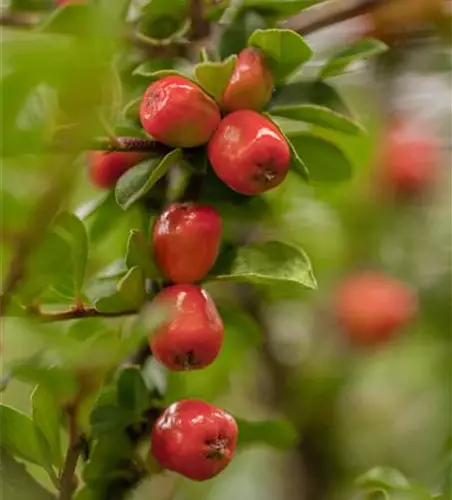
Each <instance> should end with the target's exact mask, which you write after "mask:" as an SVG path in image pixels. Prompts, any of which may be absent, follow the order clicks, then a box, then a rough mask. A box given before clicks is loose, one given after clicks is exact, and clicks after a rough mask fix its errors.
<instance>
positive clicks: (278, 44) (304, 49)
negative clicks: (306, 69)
mask: <svg viewBox="0 0 452 500" xmlns="http://www.w3.org/2000/svg"><path fill="white" fill-rule="evenodd" d="M248 45H249V46H252V47H257V48H258V49H260V50H262V52H263V53H264V54H265V56H266V59H267V63H268V65H269V68H270V70H271V71H272V73H273V77H274V79H275V83H276V84H278V83H280V82H282V81H284V80H285V79H286V78H287V77H288V76H290V75H291V74H292V73H293V72H294V71H296V70H297V69H298V68H299V67H300V66H301V65H302V64H304V63H305V62H306V61H308V60H309V59H310V58H311V55H312V51H311V49H310V48H309V47H308V45H306V43H305V41H304V40H303V38H302V37H301V36H300V35H299V34H298V33H296V32H295V31H292V30H278V29H269V30H256V31H255V32H254V33H253V34H252V35H251V36H250V38H249V40H248Z"/></svg>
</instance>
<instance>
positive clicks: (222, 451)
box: [151, 400, 238, 481]
mask: <svg viewBox="0 0 452 500" xmlns="http://www.w3.org/2000/svg"><path fill="white" fill-rule="evenodd" d="M237 434H238V429H237V424H236V422H235V420H234V418H233V417H232V415H230V414H229V413H227V412H226V411H224V410H222V409H221V408H217V407H216V406H213V405H211V404H209V403H205V402H204V401H198V400H183V401H179V402H177V403H173V404H172V405H171V406H169V407H168V408H167V409H166V410H165V411H164V412H163V414H162V415H161V416H160V417H159V419H158V420H157V422H156V423H155V425H154V427H153V429H152V435H151V444H152V453H153V455H154V457H155V458H156V460H157V462H158V463H159V464H160V465H161V466H162V467H164V468H165V469H168V470H171V471H174V472H177V473H178V474H181V475H183V476H185V477H188V478H190V479H194V480H195V481H205V480H206V479H210V478H212V477H214V476H216V475H217V474H219V473H220V472H221V471H222V470H224V469H225V468H226V467H227V465H228V464H229V462H230V461H231V459H232V458H233V456H234V452H235V448H236V445H237Z"/></svg>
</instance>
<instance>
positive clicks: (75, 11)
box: [38, 2, 100, 37]
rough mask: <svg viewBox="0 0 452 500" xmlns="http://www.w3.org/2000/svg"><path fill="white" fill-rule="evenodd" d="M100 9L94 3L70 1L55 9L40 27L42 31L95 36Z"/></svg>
mask: <svg viewBox="0 0 452 500" xmlns="http://www.w3.org/2000/svg"><path fill="white" fill-rule="evenodd" d="M99 14H100V12H99V10H98V9H97V6H94V5H93V4H92V3H88V2H81V3H76V2H74V3H68V4H67V5H62V6H61V7H58V8H56V9H54V11H53V12H52V13H51V14H50V15H49V16H47V17H46V19H45V21H44V23H43V24H41V25H40V26H39V28H38V30H39V31H41V32H47V33H61V34H70V35H78V36H83V37H86V36H93V35H94V34H95V33H96V31H95V27H96V25H97V27H98V26H99V23H96V22H95V21H96V20H98V21H99V20H100V17H99Z"/></svg>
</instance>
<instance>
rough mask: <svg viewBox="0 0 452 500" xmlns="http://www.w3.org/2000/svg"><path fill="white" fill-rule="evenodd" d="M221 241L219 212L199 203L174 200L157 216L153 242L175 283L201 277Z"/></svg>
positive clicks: (191, 281) (207, 268) (209, 265)
mask: <svg viewBox="0 0 452 500" xmlns="http://www.w3.org/2000/svg"><path fill="white" fill-rule="evenodd" d="M220 243H221V218H220V215H219V214H218V212H217V211H216V210H215V209H214V208H212V207H210V206H208V205H199V204H197V203H174V204H173V205H170V206H169V207H168V208H167V209H166V210H165V211H164V212H163V213H162V214H161V215H160V217H159V218H158V219H157V222H156V223H155V226H154V234H153V246H154V252H155V257H156V260H157V263H158V265H159V267H160V269H161V271H162V273H163V274H164V276H165V278H167V279H169V280H171V281H172V282H173V283H194V282H196V281H200V280H201V279H202V278H204V276H205V275H206V274H207V273H208V271H209V269H210V268H211V267H212V266H213V264H214V263H215V260H216V258H217V256H218V251H219V248H220Z"/></svg>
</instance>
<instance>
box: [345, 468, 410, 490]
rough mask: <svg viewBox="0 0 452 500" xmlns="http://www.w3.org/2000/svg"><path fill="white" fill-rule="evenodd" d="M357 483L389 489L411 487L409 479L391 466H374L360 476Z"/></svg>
mask: <svg viewBox="0 0 452 500" xmlns="http://www.w3.org/2000/svg"><path fill="white" fill-rule="evenodd" d="M355 484H356V485H357V486H359V487H361V488H366V489H367V488H369V489H370V488H382V489H384V490H389V491H391V490H404V489H408V488H409V487H410V483H409V481H408V479H407V478H406V477H405V476H404V475H403V474H402V473H401V472H399V471H398V470H395V469H391V468H389V467H374V468H373V469H371V470H369V471H368V472H366V473H365V474H362V475H361V476H359V477H358V478H357V479H356V481H355Z"/></svg>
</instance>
